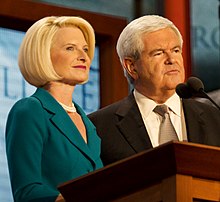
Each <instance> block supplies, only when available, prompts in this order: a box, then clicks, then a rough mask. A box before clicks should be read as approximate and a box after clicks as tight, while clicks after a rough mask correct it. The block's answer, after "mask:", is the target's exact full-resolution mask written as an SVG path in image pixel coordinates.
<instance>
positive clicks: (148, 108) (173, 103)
mask: <svg viewBox="0 0 220 202" xmlns="http://www.w3.org/2000/svg"><path fill="white" fill-rule="evenodd" d="M134 97H135V100H136V102H137V104H138V107H139V109H140V111H142V112H144V114H145V117H148V115H149V114H150V113H151V112H152V111H153V109H154V108H155V107H156V105H158V104H157V103H156V102H154V101H153V100H151V99H149V98H148V97H146V96H144V95H142V94H141V93H139V92H138V91H137V90H136V89H134ZM164 104H166V105H167V106H168V107H169V108H170V109H171V110H172V112H173V113H175V114H176V115H177V116H179V117H180V116H181V100H180V97H179V96H178V95H177V94H176V93H174V95H172V96H171V97H170V98H169V99H168V100H167V101H166V102H165V103H164Z"/></svg>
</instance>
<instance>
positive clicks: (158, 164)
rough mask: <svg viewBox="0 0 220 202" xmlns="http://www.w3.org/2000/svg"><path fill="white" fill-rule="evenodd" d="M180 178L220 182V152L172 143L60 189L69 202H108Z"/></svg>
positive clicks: (98, 171)
mask: <svg viewBox="0 0 220 202" xmlns="http://www.w3.org/2000/svg"><path fill="white" fill-rule="evenodd" d="M176 174H182V175H189V176H193V177H198V178H203V179H210V180H216V181H220V148H218V147H212V146H206V145H200V144H193V143H188V142H185V143H184V142H169V143H167V144H164V145H161V146H159V147H156V148H154V149H151V150H147V151H145V152H142V153H139V154H137V155H134V156H132V157H129V158H126V159H124V160H121V161H118V162H116V163H114V164H111V165H108V166H106V167H104V168H102V169H99V170H97V171H94V172H92V173H89V174H87V175H84V176H82V177H79V178H77V179H74V180H70V181H68V182H66V183H64V184H61V185H60V186H59V187H58V189H59V190H60V192H61V194H62V195H63V196H64V198H65V199H66V201H106V199H107V198H108V199H111V198H112V199H114V198H116V197H118V196H121V195H126V194H127V193H128V192H135V191H136V190H138V189H140V187H146V186H149V185H151V184H154V183H156V182H158V181H160V180H162V179H164V178H166V177H169V176H172V175H176ZM91 199H92V200H91Z"/></svg>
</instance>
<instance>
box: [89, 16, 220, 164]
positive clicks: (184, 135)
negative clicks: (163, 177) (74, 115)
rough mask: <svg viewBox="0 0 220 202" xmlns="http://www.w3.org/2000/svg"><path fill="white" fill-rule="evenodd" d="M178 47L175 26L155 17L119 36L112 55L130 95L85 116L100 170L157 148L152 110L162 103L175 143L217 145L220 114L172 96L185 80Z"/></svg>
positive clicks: (156, 122) (156, 120) (158, 125)
mask: <svg viewBox="0 0 220 202" xmlns="http://www.w3.org/2000/svg"><path fill="white" fill-rule="evenodd" d="M182 45H183V41H182V36H181V34H180V32H179V31H178V29H177V28H176V26H175V25H174V24H173V23H172V22H171V21H169V20H168V19H166V18H163V17H160V16H156V15H149V16H143V17H140V18H138V19H136V20H134V21H132V22H131V23H129V24H128V25H127V26H126V27H125V29H124V30H123V31H122V33H121V35H120V37H119V39H118V42H117V53H118V55H119V58H120V61H121V64H122V66H123V69H124V72H125V75H126V77H127V79H128V81H129V83H130V84H131V85H132V86H133V88H134V90H133V91H132V92H131V94H130V95H129V96H128V97H126V98H124V99H123V100H121V101H119V102H117V103H114V104H112V105H110V106H107V107H105V108H103V109H101V110H99V111H97V112H94V113H92V114H90V115H89V118H90V119H91V120H92V122H93V123H94V124H95V126H96V128H97V132H98V134H99V136H100V137H101V139H102V151H101V157H102V160H103V162H104V164H105V165H107V164H110V163H113V162H115V161H118V160H120V159H123V158H126V157H128V156H131V155H134V154H136V153H138V152H141V151H144V150H147V149H149V148H152V147H156V146H158V145H160V144H161V143H160V130H162V122H163V121H162V120H163V118H161V117H162V116H161V115H159V113H158V112H157V111H156V110H155V107H156V106H157V105H162V104H165V105H166V106H168V112H167V114H169V120H171V123H172V127H174V129H175V130H174V133H175V135H176V139H178V140H179V141H189V142H194V143H200V144H207V145H214V146H220V132H219V131H220V112H219V111H218V110H217V109H216V108H214V107H212V106H209V105H206V104H203V103H200V102H198V101H195V100H192V99H189V100H184V99H183V100H182V99H180V98H179V97H178V95H177V94H176V93H175V88H176V86H177V85H178V84H179V83H182V82H184V80H185V76H184V75H185V72H184V64H183V58H182ZM166 127H167V126H166ZM166 127H165V128H166Z"/></svg>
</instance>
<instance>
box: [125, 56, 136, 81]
mask: <svg viewBox="0 0 220 202" xmlns="http://www.w3.org/2000/svg"><path fill="white" fill-rule="evenodd" d="M123 66H124V68H125V69H126V71H127V72H128V74H129V75H130V76H131V77H132V78H133V79H137V78H138V74H137V70H136V66H135V61H134V59H133V58H131V57H126V58H124V60H123Z"/></svg>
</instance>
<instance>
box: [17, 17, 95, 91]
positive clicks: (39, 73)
mask: <svg viewBox="0 0 220 202" xmlns="http://www.w3.org/2000/svg"><path fill="white" fill-rule="evenodd" d="M61 27H77V28H79V29H80V30H81V31H82V33H83V35H84V37H85V40H86V42H87V43H88V47H89V51H88V56H89V58H90V59H91V60H92V59H93V57H94V50H95V34H94V30H93V28H92V26H91V25H90V24H89V23H88V22H87V21H86V20H84V19H83V18H81V17H72V16H62V17H56V16H50V17H45V18H42V19H40V20H38V21H37V22H35V23H34V24H33V25H32V26H31V27H30V28H29V29H28V30H27V32H26V35H25V36H24V39H23V41H22V43H21V46H20V49H19V54H18V65H19V68H20V71H21V73H22V75H23V77H24V78H25V80H26V81H27V82H28V83H30V84H31V85H33V86H36V87H42V86H44V85H45V84H46V83H48V82H50V81H58V80H61V79H62V78H61V77H60V76H59V75H58V74H57V73H56V72H55V70H54V68H53V65H52V61H51V56H50V50H51V46H52V43H53V37H54V35H55V34H56V32H57V31H58V30H59V29H60V28H61Z"/></svg>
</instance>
